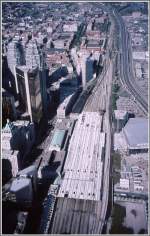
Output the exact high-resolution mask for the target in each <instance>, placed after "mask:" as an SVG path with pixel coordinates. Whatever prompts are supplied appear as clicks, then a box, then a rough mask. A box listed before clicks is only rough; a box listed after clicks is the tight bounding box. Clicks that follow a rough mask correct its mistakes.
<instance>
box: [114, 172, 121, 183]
mask: <svg viewBox="0 0 150 236" xmlns="http://www.w3.org/2000/svg"><path fill="white" fill-rule="evenodd" d="M120 177H121V175H120V172H116V171H114V172H113V182H114V184H117V183H119V181H120Z"/></svg>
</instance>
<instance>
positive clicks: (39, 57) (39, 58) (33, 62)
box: [26, 40, 48, 115]
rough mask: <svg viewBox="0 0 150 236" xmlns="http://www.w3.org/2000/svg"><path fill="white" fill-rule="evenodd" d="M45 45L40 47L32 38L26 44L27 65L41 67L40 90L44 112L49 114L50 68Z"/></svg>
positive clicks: (30, 67)
mask: <svg viewBox="0 0 150 236" xmlns="http://www.w3.org/2000/svg"><path fill="white" fill-rule="evenodd" d="M44 49H45V48H44V47H43V48H39V47H38V45H37V42H36V41H35V40H30V41H29V43H28V44H27V45H26V66H27V67H28V68H29V69H33V68H36V67H38V68H39V78H40V90H41V99H42V108H43V114H44V115H46V114H47V87H46V78H47V77H48V70H47V68H46V63H45V55H44Z"/></svg>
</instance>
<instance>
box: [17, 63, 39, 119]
mask: <svg viewBox="0 0 150 236" xmlns="http://www.w3.org/2000/svg"><path fill="white" fill-rule="evenodd" d="M16 81H17V84H16V87H17V92H18V96H19V105H20V111H21V112H22V113H24V115H29V117H30V121H31V122H36V123H39V121H40V120H41V118H42V99H41V89H40V75H39V69H38V67H36V68H34V69H29V68H28V67H27V66H20V67H17V68H16Z"/></svg>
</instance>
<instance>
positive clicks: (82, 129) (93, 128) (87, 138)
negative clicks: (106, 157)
mask: <svg viewBox="0 0 150 236" xmlns="http://www.w3.org/2000/svg"><path fill="white" fill-rule="evenodd" d="M101 125H102V116H101V115H100V114H99V113H98V112H84V113H82V114H80V115H79V118H78V121H77V123H76V126H75V129H74V132H73V135H72V137H71V141H70V145H69V149H68V154H67V158H66V162H65V166H64V172H65V175H64V178H63V181H62V184H61V187H60V189H59V193H58V197H65V196H66V195H67V197H68V198H74V199H87V200H95V201H99V200H100V196H101V183H102V175H103V174H102V168H103V162H102V155H103V148H104V147H105V133H103V132H101Z"/></svg>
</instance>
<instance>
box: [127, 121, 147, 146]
mask: <svg viewBox="0 0 150 236" xmlns="http://www.w3.org/2000/svg"><path fill="white" fill-rule="evenodd" d="M123 132H124V134H125V137H126V140H127V143H128V145H129V147H130V148H139V149H140V148H141V147H145V148H148V119H146V118H130V119H129V121H128V123H127V124H126V125H125V127H124V129H123Z"/></svg>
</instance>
